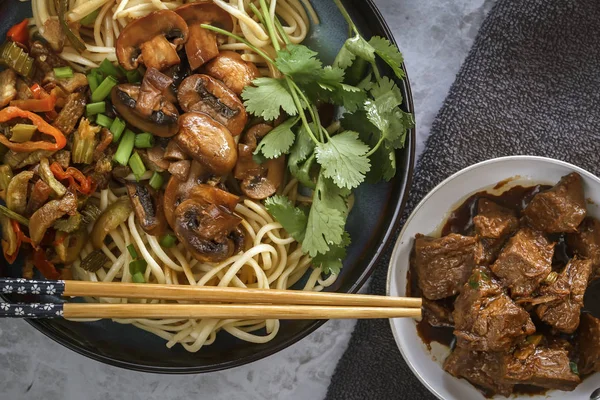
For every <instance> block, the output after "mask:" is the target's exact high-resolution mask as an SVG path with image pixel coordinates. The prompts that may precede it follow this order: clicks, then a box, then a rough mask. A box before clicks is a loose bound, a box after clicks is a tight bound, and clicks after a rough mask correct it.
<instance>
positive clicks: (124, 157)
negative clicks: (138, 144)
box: [113, 129, 135, 165]
mask: <svg viewBox="0 0 600 400" xmlns="http://www.w3.org/2000/svg"><path fill="white" fill-rule="evenodd" d="M134 142H135V133H133V132H132V131H130V130H129V129H127V130H126V131H125V134H124V135H123V139H121V143H119V147H117V152H116V153H115V156H114V157H113V160H115V161H116V162H118V163H119V164H121V165H127V162H128V161H129V157H130V156H131V152H132V151H133V143H134Z"/></svg>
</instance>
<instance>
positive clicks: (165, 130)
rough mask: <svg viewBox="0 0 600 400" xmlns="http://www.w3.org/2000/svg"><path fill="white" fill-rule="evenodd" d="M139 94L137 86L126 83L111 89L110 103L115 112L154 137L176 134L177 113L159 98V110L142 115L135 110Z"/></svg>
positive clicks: (163, 99)
mask: <svg viewBox="0 0 600 400" xmlns="http://www.w3.org/2000/svg"><path fill="white" fill-rule="evenodd" d="M139 93H140V87H139V86H138V85H132V84H128V83H124V84H120V85H117V86H115V87H113V88H112V91H111V101H112V104H113V106H114V107H115V109H116V110H117V112H118V113H119V114H120V115H121V116H122V117H123V118H124V119H125V121H127V122H128V123H130V124H131V125H133V126H135V127H136V128H138V129H140V130H142V131H144V132H149V133H152V134H153V135H156V136H162V137H170V136H173V135H175V134H176V133H177V130H178V125H177V120H178V117H179V111H177V108H176V107H175V106H174V105H173V104H172V103H170V102H168V101H167V100H166V99H165V98H164V96H161V101H160V105H161V107H160V109H159V110H151V112H150V115H149V116H146V115H143V114H142V113H141V112H140V111H139V110H137V109H136V105H137V100H138V97H139Z"/></svg>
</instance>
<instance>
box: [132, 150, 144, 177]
mask: <svg viewBox="0 0 600 400" xmlns="http://www.w3.org/2000/svg"><path fill="white" fill-rule="evenodd" d="M129 168H131V172H133V175H135V179H137V180H138V181H139V180H140V179H141V177H142V175H144V173H145V172H146V166H145V165H144V162H143V161H142V158H141V157H140V154H139V153H133V154H132V155H131V157H130V158H129Z"/></svg>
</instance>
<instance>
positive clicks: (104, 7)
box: [32, 0, 337, 352]
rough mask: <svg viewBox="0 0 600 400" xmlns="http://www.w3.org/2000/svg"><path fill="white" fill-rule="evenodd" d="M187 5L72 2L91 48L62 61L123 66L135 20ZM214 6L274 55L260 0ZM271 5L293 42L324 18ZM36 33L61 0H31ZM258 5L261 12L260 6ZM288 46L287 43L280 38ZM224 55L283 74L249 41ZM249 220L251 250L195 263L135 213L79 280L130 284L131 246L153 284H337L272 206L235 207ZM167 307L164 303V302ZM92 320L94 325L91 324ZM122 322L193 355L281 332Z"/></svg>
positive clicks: (256, 325) (282, 3) (289, 3)
mask: <svg viewBox="0 0 600 400" xmlns="http://www.w3.org/2000/svg"><path fill="white" fill-rule="evenodd" d="M186 2H187V1H183V2H182V1H161V0H120V1H119V0H70V2H69V7H68V10H69V13H68V14H67V21H68V22H69V23H70V24H71V26H72V27H77V26H78V28H77V29H74V30H75V31H76V32H78V33H79V36H80V37H81V39H82V40H83V42H84V43H85V46H86V49H87V50H86V51H84V52H83V53H81V54H80V53H78V52H77V51H76V50H75V49H74V48H73V47H71V46H70V44H69V43H68V41H67V42H65V47H64V49H63V51H62V52H61V53H60V57H62V58H63V59H64V60H66V61H67V62H69V64H70V65H71V66H72V67H73V68H75V69H77V70H79V71H85V70H88V69H90V68H94V67H98V66H99V63H100V62H101V61H103V60H104V59H105V58H107V59H109V60H111V61H113V62H116V54H115V45H116V41H117V38H118V36H119V33H120V32H121V30H122V29H123V28H124V27H125V26H126V25H127V24H128V23H129V22H131V21H132V20H134V19H136V18H140V17H143V16H145V15H147V14H149V13H151V12H152V11H156V10H163V9H175V8H177V7H179V6H181V5H182V4H184V3H186ZM214 3H215V4H217V5H218V6H219V7H221V8H222V9H224V10H225V11H227V12H228V13H229V14H230V15H231V16H232V17H233V21H234V30H233V32H234V33H235V34H236V35H238V36H242V37H244V38H245V39H246V40H248V41H249V42H250V43H251V44H252V45H254V46H256V47H257V48H259V49H261V50H262V51H264V52H265V53H267V54H269V55H272V56H275V50H274V48H273V45H272V43H271V41H270V39H269V35H268V34H267V29H266V27H265V26H263V25H262V24H261V22H260V20H259V18H258V17H256V15H255V14H254V12H253V11H252V9H253V8H254V7H256V8H260V5H259V1H256V0H252V1H250V0H228V1H224V0H214ZM267 3H268V4H269V11H270V16H271V18H272V19H275V18H276V17H278V18H279V19H280V20H281V21H282V25H283V29H284V31H285V32H286V34H287V35H288V36H289V40H290V41H291V42H292V43H300V42H302V41H303V40H304V39H305V38H306V36H307V34H308V30H309V27H310V23H311V20H312V21H313V22H314V23H318V18H317V15H316V13H315V11H314V10H313V8H312V6H311V5H310V3H309V1H308V0H271V1H270V2H269V1H268V2H267ZM32 8H33V19H32V25H33V27H32V31H33V32H32V33H35V31H36V30H37V31H40V32H41V33H43V31H44V29H49V27H50V26H51V25H52V24H56V23H57V22H56V20H57V16H56V15H57V13H56V7H55V5H54V1H52V0H32ZM256 8H254V9H256ZM96 10H97V16H96V18H95V20H94V22H93V23H92V24H87V26H80V24H77V22H78V21H80V20H81V19H82V18H84V17H86V16H88V15H90V14H92V13H94V12H96ZM280 40H281V42H282V43H283V39H282V38H281V37H280ZM220 49H221V50H232V51H237V52H239V53H240V54H242V58H243V59H244V60H245V61H248V62H252V63H255V64H256V65H257V67H258V68H259V71H260V72H261V73H262V74H263V75H270V76H277V74H278V71H276V70H274V69H273V67H272V66H270V65H267V63H266V62H265V61H264V60H263V58H262V57H261V56H260V55H258V54H256V53H254V52H253V51H252V50H251V49H250V47H248V46H247V45H246V44H244V43H239V42H237V41H236V40H235V39H232V38H227V39H223V41H221V42H220ZM280 192H281V194H284V195H287V196H288V197H289V198H290V200H291V201H292V202H294V203H296V202H310V201H311V199H310V198H309V197H305V196H302V195H300V194H299V193H298V182H297V181H296V180H295V179H294V180H292V181H290V182H289V183H288V184H287V185H286V186H285V187H284V188H282V189H281V190H280ZM126 195H127V193H126V189H125V187H122V188H112V189H105V190H102V191H100V192H96V193H95V194H94V200H93V201H95V202H96V203H97V204H98V206H99V208H100V209H101V210H105V209H106V208H107V207H108V206H109V205H110V204H112V203H113V202H115V201H117V199H119V198H120V197H122V196H126ZM235 213H236V214H237V215H238V216H239V217H241V218H242V222H241V229H242V230H243V231H244V234H245V247H244V251H243V252H240V253H239V254H235V255H233V256H232V257H229V258H228V259H226V260H225V261H223V262H220V263H205V262H200V261H198V260H196V259H195V258H194V257H193V256H192V255H191V254H190V253H189V252H188V251H186V249H185V248H184V246H183V245H182V244H181V243H179V244H178V245H176V246H174V247H172V248H163V247H161V246H160V244H159V242H158V238H157V237H155V236H152V235H150V234H148V233H146V232H144V231H143V230H142V229H141V227H140V226H139V225H138V224H137V223H136V221H135V216H134V213H133V212H132V213H131V214H130V216H129V218H128V220H127V221H125V222H123V223H121V224H120V225H119V226H118V227H117V228H116V229H115V230H113V231H111V232H109V234H108V237H109V238H110V239H111V240H108V241H107V243H108V244H105V245H104V246H103V247H102V251H103V252H104V254H106V256H107V257H108V259H109V260H110V261H109V262H107V263H106V264H105V265H104V266H103V267H101V268H100V269H98V270H97V271H95V272H89V271H86V270H84V269H83V268H81V262H82V260H83V259H84V258H85V257H86V256H87V255H88V254H90V253H91V252H92V251H93V250H94V249H93V246H92V244H91V243H87V244H86V246H85V247H84V248H83V250H82V252H81V254H80V258H79V259H78V260H77V261H76V262H75V263H74V264H73V267H72V271H73V276H74V277H75V278H76V279H80V280H87V281H101V282H131V281H132V276H131V273H130V272H129V268H128V265H129V263H130V262H131V261H132V257H131V255H130V254H129V252H128V250H127V246H129V245H131V244H132V245H133V246H134V247H135V249H136V251H137V253H138V255H139V256H140V257H141V258H143V259H144V260H145V261H146V262H147V263H148V267H147V268H146V271H145V275H144V278H145V281H146V282H150V283H161V284H174V285H198V286H229V287H240V288H261V289H269V288H274V289H288V288H290V287H291V286H293V285H294V284H296V283H298V284H299V285H300V283H299V282H303V284H302V287H301V289H303V290H312V291H320V290H323V288H325V287H327V286H329V285H331V284H333V283H334V282H335V280H336V278H337V275H334V274H332V275H329V276H328V277H326V278H325V277H323V276H322V271H321V268H314V269H311V259H310V257H309V256H308V255H306V254H304V253H303V252H302V249H301V247H300V245H299V243H298V242H297V241H296V240H294V239H293V238H291V237H290V236H289V235H288V234H287V233H286V232H285V231H284V230H283V229H282V226H281V224H279V223H278V222H276V221H275V220H274V219H273V217H271V216H270V215H269V214H268V213H267V211H266V209H265V207H264V206H263V205H262V204H261V203H260V202H257V201H252V200H249V199H244V200H242V201H241V202H240V203H239V204H238V205H237V206H236V208H235ZM87 300H88V301H99V302H103V303H127V302H138V303H139V302H142V303H146V302H149V303H158V302H159V300H132V299H114V298H88V299H87ZM162 302H165V301H162ZM88 321H90V320H88ZM114 321H116V322H118V323H122V324H132V325H134V326H136V327H138V328H140V329H144V330H146V331H148V332H151V333H153V334H155V335H157V336H160V337H161V338H163V339H165V340H167V347H172V346H174V345H175V344H177V343H180V344H181V345H182V346H183V347H184V348H185V349H186V350H188V351H190V352H196V351H198V350H200V349H201V348H202V346H204V345H209V344H212V343H213V342H214V341H215V339H216V334H217V332H219V331H220V330H224V331H226V332H229V333H230V334H231V335H233V336H235V337H237V338H239V339H241V340H244V341H247V342H252V343H265V342H268V341H269V340H271V339H273V337H275V335H276V334H277V332H278V330H279V321H278V320H243V319H242V320H233V319H227V320H217V319H201V320H193V319H192V320H190V319H158V320H152V319H115V320H114Z"/></svg>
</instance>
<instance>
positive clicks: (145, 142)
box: [135, 133, 154, 149]
mask: <svg viewBox="0 0 600 400" xmlns="http://www.w3.org/2000/svg"><path fill="white" fill-rule="evenodd" d="M152 146H154V136H152V134H151V133H140V134H139V135H136V136H135V147H137V148H138V149H147V148H150V147H152Z"/></svg>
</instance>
